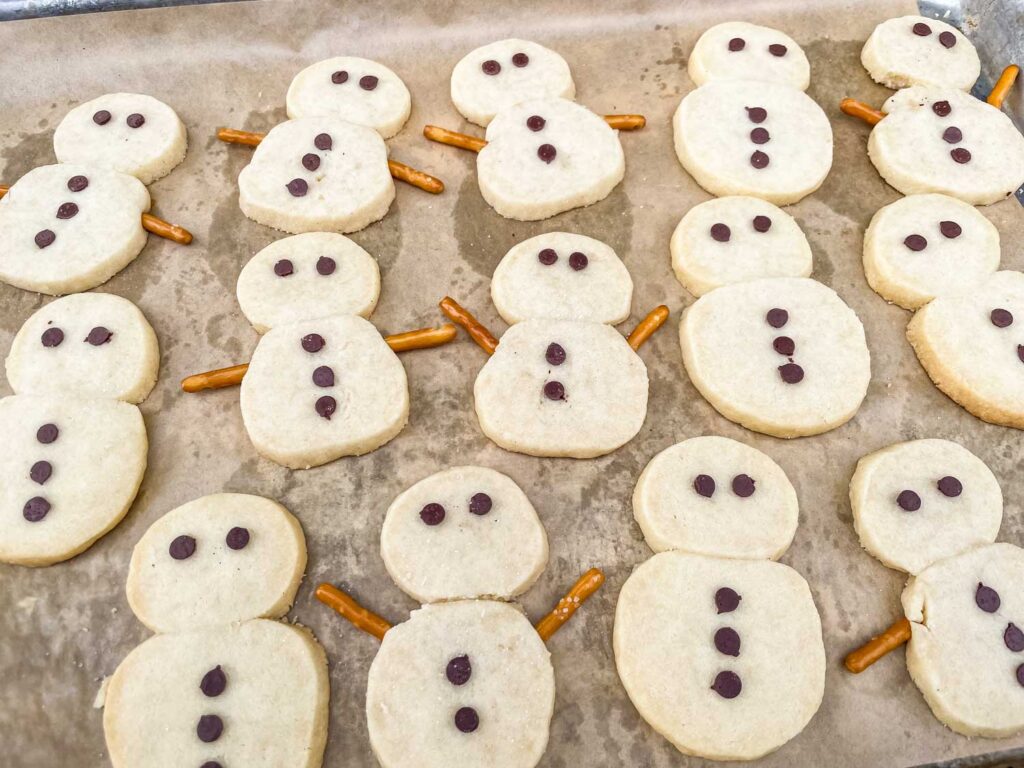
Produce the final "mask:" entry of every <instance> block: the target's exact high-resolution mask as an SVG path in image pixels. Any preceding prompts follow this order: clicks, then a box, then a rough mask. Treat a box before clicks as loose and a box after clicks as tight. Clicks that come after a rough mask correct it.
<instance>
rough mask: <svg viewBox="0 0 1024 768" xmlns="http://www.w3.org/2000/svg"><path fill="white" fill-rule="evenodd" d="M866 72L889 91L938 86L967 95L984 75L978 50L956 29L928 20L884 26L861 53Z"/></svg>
mask: <svg viewBox="0 0 1024 768" xmlns="http://www.w3.org/2000/svg"><path fill="white" fill-rule="evenodd" d="M860 61H861V64H863V65H864V69H866V70H867V71H868V74H869V75H871V79H872V80H874V81H875V82H876V83H881V84H882V85H884V86H886V87H887V88H906V87H908V86H911V85H936V86H941V87H946V88H957V89H959V90H961V91H969V90H971V87H972V86H973V85H974V81H975V80H977V79H978V75H980V74H981V61H980V60H979V59H978V52H977V51H975V50H974V45H973V44H972V43H971V41H970V40H968V39H967V38H966V37H964V36H963V34H961V32H960V30H958V29H957V28H956V27H953V26H951V25H950V24H947V23H946V22H944V21H939V20H938V19H929V18H926V17H924V16H901V17H900V18H898V19H889V20H888V21H883V22H882V23H881V24H879V25H878V26H877V27H875V29H874V31H873V32H872V33H871V36H870V37H869V38H868V40H867V42H866V43H864V48H863V49H862V50H861V52H860Z"/></svg>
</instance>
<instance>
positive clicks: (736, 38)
mask: <svg viewBox="0 0 1024 768" xmlns="http://www.w3.org/2000/svg"><path fill="white" fill-rule="evenodd" d="M686 68H687V71H688V72H689V73H690V79H692V80H693V82H695V83H696V84H697V85H704V83H706V82H708V81H709V80H767V81H769V82H774V83H782V84H783V85H789V86H792V87H793V88H799V89H800V90H801V91H805V90H807V86H808V84H809V83H810V79H811V66H810V64H809V63H808V62H807V56H806V54H804V52H803V49H802V48H801V47H800V46H799V45H797V44H796V42H795V41H794V40H793V38H791V37H790V36H789V35H787V34H784V33H782V32H779V31H778V30H777V29H771V28H770V27H762V26H759V25H757V24H748V23H747V22H745V21H727V22H725V23H723V24H716V25H715V26H713V27H711V28H710V29H708V30H706V31H705V32H704V34H702V35H701V36H700V38H699V39H698V40H697V44H696V45H694V47H693V50H692V51H691V52H690V57H689V59H688V60H687V64H686Z"/></svg>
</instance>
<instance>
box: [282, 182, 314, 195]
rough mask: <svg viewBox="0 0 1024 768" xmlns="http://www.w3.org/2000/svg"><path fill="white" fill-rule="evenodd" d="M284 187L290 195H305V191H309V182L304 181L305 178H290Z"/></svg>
mask: <svg viewBox="0 0 1024 768" xmlns="http://www.w3.org/2000/svg"><path fill="white" fill-rule="evenodd" d="M285 187H286V188H287V189H288V192H290V193H291V196H292V197H305V195H306V193H307V192H309V184H307V183H306V180H305V179H292V180H291V181H289V182H288V183H287V184H285Z"/></svg>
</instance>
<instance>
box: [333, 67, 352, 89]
mask: <svg viewBox="0 0 1024 768" xmlns="http://www.w3.org/2000/svg"><path fill="white" fill-rule="evenodd" d="M331 82H332V83H334V84H335V85H341V84H343V83H347V82H348V72H346V71H345V70H344V69H339V70H338V71H337V72H334V73H333V74H331Z"/></svg>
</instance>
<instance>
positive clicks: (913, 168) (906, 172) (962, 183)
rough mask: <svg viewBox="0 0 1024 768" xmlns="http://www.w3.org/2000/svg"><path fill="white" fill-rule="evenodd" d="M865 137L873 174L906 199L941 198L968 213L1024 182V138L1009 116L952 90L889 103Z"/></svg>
mask: <svg viewBox="0 0 1024 768" xmlns="http://www.w3.org/2000/svg"><path fill="white" fill-rule="evenodd" d="M882 111H883V112H887V113H888V114H887V115H886V117H885V118H884V119H883V120H881V121H880V122H879V123H878V124H877V125H876V126H875V127H874V129H873V130H872V131H871V135H870V136H869V137H868V156H869V157H870V158H871V162H872V163H873V164H874V166H875V168H876V169H877V170H878V173H879V174H881V176H882V178H883V179H885V181H886V182H887V183H888V184H889V185H890V186H892V187H894V188H896V189H897V190H899V191H900V192H902V193H903V194H905V195H912V194H918V193H922V192H939V193H941V194H944V195H951V196H953V197H956V198H959V199H960V200H963V201H965V202H967V203H971V204H972V205H988V204H989V203H994V202H998V201H999V200H1002V199H1004V198H1006V197H1009V196H1010V195H1012V194H1013V193H1014V192H1015V191H1016V190H1017V188H1018V187H1019V186H1020V185H1021V183H1022V182H1024V136H1021V134H1020V133H1019V132H1018V131H1017V129H1016V127H1014V125H1013V123H1012V122H1011V121H1010V118H1008V117H1007V116H1006V115H1004V114H1003V113H1002V112H1000V111H999V110H998V109H996V108H995V107H992V106H990V105H988V104H986V103H985V102H983V101H980V100H979V99H976V98H974V97H973V96H970V95H969V94H966V93H964V92H963V91H957V90H954V89H949V88H945V89H940V88H928V87H925V86H915V87H913V88H907V89H905V90H903V91H899V92H898V93H896V94H894V95H893V96H891V97H890V98H889V99H888V100H887V101H886V102H885V105H884V106H883V107H882Z"/></svg>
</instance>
